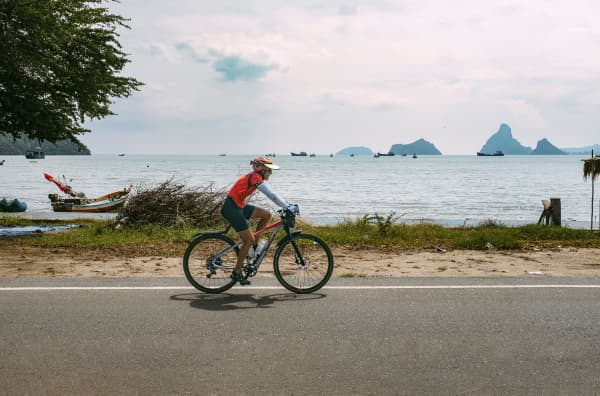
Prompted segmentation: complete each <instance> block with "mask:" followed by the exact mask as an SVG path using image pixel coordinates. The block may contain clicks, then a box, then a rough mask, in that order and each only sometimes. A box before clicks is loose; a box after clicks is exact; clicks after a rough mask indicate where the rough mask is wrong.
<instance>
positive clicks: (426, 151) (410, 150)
mask: <svg viewBox="0 0 600 396" xmlns="http://www.w3.org/2000/svg"><path fill="white" fill-rule="evenodd" d="M390 151H391V152H392V153H394V154H396V155H402V154H407V155H408V154H417V155H441V154H442V153H441V152H440V150H438V149H437V148H435V146H434V145H433V144H432V143H430V142H428V141H427V140H425V139H419V140H417V141H414V142H412V143H409V144H393V145H392V147H391V148H390Z"/></svg>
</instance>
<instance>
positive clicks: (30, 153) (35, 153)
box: [25, 146, 46, 159]
mask: <svg viewBox="0 0 600 396" xmlns="http://www.w3.org/2000/svg"><path fill="white" fill-rule="evenodd" d="M25 158H27V159H44V158H46V154H45V153H44V152H43V151H42V148H41V147H39V146H38V147H36V148H34V149H33V150H27V151H26V152H25Z"/></svg>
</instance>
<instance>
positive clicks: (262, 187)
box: [256, 181, 289, 209]
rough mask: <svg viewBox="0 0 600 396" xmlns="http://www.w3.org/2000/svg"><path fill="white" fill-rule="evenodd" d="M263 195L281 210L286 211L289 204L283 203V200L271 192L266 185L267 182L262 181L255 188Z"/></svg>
mask: <svg viewBox="0 0 600 396" xmlns="http://www.w3.org/2000/svg"><path fill="white" fill-rule="evenodd" d="M256 188H258V189H259V190H260V191H261V192H262V193H263V194H265V195H266V196H267V198H269V199H270V200H271V201H273V202H274V203H275V204H277V205H279V206H281V207H282V208H283V209H287V207H288V206H289V204H288V203H287V202H285V199H283V198H281V197H280V196H279V195H278V194H277V193H276V192H275V191H273V190H271V187H269V185H268V184H267V182H265V181H263V182H262V183H260V184H259V185H257V186H256Z"/></svg>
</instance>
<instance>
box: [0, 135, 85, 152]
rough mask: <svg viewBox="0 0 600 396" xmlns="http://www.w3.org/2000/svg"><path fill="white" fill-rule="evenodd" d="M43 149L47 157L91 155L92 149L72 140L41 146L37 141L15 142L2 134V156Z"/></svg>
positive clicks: (0, 136)
mask: <svg viewBox="0 0 600 396" xmlns="http://www.w3.org/2000/svg"><path fill="white" fill-rule="evenodd" d="M38 146H39V147H41V148H42V150H43V151H44V152H45V153H46V155H90V154H91V152H90V149H88V148H87V147H86V146H85V145H83V148H82V149H81V150H80V149H79V147H78V146H77V145H76V144H75V143H73V142H72V141H70V140H59V141H58V142H56V143H50V142H46V141H42V144H41V145H40V144H39V142H38V141H37V140H31V139H27V138H23V137H22V138H19V139H16V140H13V138H12V136H6V135H2V134H0V155H25V152H26V151H27V150H31V149H33V148H35V147H38Z"/></svg>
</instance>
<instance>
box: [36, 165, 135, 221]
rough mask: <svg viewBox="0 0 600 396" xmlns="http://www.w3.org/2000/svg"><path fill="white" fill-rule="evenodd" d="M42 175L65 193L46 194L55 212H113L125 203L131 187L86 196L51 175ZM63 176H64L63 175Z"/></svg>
mask: <svg viewBox="0 0 600 396" xmlns="http://www.w3.org/2000/svg"><path fill="white" fill-rule="evenodd" d="M44 177H45V178H46V180H48V181H49V182H52V183H54V184H56V186H57V187H58V188H59V189H60V190H61V191H62V192H63V193H65V194H67V196H66V197H61V196H59V195H58V194H54V193H52V194H48V198H50V204H51V205H52V209H53V210H54V211H55V212H79V213H104V212H114V211H116V210H118V209H119V208H121V207H123V205H125V201H127V197H128V195H129V192H130V191H131V188H124V189H123V190H120V191H115V192H112V193H110V194H105V195H102V196H100V197H97V198H87V197H86V196H85V194H83V193H80V192H75V191H73V189H72V188H71V186H69V185H67V184H66V182H65V183H63V182H61V181H60V180H57V179H55V178H54V177H53V176H52V175H50V174H48V173H44ZM63 177H64V176H63Z"/></svg>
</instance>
